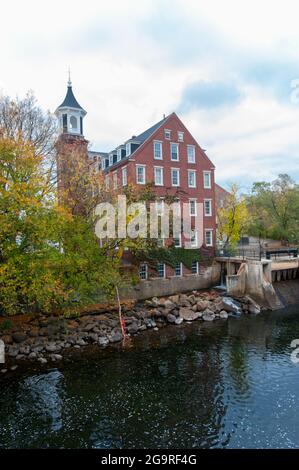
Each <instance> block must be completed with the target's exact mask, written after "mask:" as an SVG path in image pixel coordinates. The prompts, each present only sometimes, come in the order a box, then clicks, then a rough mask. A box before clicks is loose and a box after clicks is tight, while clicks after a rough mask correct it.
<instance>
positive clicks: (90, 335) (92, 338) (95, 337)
mask: <svg viewBox="0 0 299 470" xmlns="http://www.w3.org/2000/svg"><path fill="white" fill-rule="evenodd" d="M88 338H89V339H91V341H93V342H94V343H97V342H98V339H99V335H97V334H96V333H89V335H88Z"/></svg>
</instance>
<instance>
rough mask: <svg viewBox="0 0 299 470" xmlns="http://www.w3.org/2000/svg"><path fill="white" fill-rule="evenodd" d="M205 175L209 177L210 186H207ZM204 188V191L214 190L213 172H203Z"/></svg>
mask: <svg viewBox="0 0 299 470" xmlns="http://www.w3.org/2000/svg"><path fill="white" fill-rule="evenodd" d="M205 175H209V185H208V186H206V184H205ZM203 187H204V189H211V188H212V172H211V171H204V172H203Z"/></svg>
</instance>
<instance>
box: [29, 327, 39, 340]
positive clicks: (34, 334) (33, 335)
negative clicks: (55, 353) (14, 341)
mask: <svg viewBox="0 0 299 470" xmlns="http://www.w3.org/2000/svg"><path fill="white" fill-rule="evenodd" d="M38 334H39V329H38V328H37V327H33V328H31V329H30V330H29V331H28V336H30V338H36V337H37V336H38Z"/></svg>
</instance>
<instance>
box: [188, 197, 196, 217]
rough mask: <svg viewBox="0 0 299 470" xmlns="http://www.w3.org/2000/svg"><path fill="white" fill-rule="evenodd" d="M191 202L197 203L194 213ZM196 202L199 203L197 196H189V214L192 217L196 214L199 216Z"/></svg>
mask: <svg viewBox="0 0 299 470" xmlns="http://www.w3.org/2000/svg"><path fill="white" fill-rule="evenodd" d="M191 202H194V203H195V206H194V208H195V213H194V214H192V213H191V204H190V203H191ZM196 203H197V199H196V198H189V215H190V216H191V217H194V216H195V217H196V216H197V204H196Z"/></svg>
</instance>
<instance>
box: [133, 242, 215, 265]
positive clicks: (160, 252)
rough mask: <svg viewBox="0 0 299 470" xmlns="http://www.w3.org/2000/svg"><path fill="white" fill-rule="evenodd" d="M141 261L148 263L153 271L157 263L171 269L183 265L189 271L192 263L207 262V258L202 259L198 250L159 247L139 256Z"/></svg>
mask: <svg viewBox="0 0 299 470" xmlns="http://www.w3.org/2000/svg"><path fill="white" fill-rule="evenodd" d="M140 256H141V258H140V259H142V260H143V261H145V260H146V261H148V262H149V264H150V265H151V266H152V267H153V268H154V269H155V268H156V266H157V263H165V264H167V265H168V266H171V267H172V268H175V266H176V264H177V263H183V265H184V266H186V268H188V269H190V270H191V266H192V262H193V261H198V262H199V261H200V262H203V263H204V262H207V261H209V259H208V258H203V256H202V254H201V252H200V250H193V249H190V250H189V249H186V248H176V247H167V248H164V247H161V248H154V249H149V250H148V251H146V252H143V253H142V255H141V254H140Z"/></svg>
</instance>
